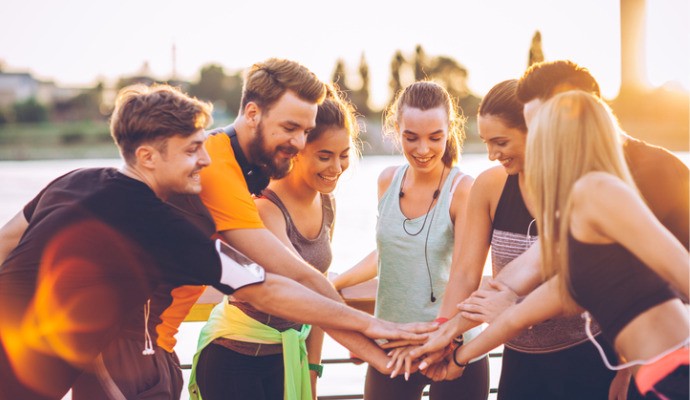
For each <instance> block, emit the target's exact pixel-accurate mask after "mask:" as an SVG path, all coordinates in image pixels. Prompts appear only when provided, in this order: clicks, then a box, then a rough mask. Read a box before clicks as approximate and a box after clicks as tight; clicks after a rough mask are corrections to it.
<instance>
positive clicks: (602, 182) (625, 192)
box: [571, 171, 635, 202]
mask: <svg viewBox="0 0 690 400" xmlns="http://www.w3.org/2000/svg"><path fill="white" fill-rule="evenodd" d="M634 193H635V192H634V190H633V188H632V187H631V186H629V185H628V184H626V183H625V182H624V181H623V180H622V179H620V178H619V177H617V176H615V175H612V174H609V173H607V172H600V171H595V172H588V173H586V174H585V175H583V176H582V177H580V178H579V179H578V180H577V181H576V182H575V184H574V186H573V190H572V194H571V196H572V198H573V200H574V201H579V200H584V199H587V200H593V201H598V202H610V201H616V200H618V199H620V197H619V196H629V195H633V194H634Z"/></svg>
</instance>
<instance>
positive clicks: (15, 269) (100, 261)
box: [0, 169, 233, 375]
mask: <svg viewBox="0 0 690 400" xmlns="http://www.w3.org/2000/svg"><path fill="white" fill-rule="evenodd" d="M24 215H25V217H26V218H27V220H28V221H29V225H28V227H27V229H26V231H25V233H24V235H23V236H22V238H21V240H20V241H19V244H18V245H17V247H16V248H15V249H14V250H13V251H12V252H11V253H10V254H9V255H8V257H7V259H6V260H5V262H4V263H3V265H2V267H0V338H4V337H9V335H11V334H12V332H16V331H17V330H19V329H27V332H32V333H33V334H36V333H37V332H41V334H40V335H37V336H39V337H38V338H33V340H34V341H37V342H39V343H40V342H45V343H46V344H47V345H46V349H43V350H42V351H44V350H47V352H45V351H44V353H45V354H47V355H49V356H53V357H55V358H58V359H63V360H69V359H70V357H75V354H76V355H77V360H76V361H75V360H69V362H70V363H71V364H73V365H74V364H76V365H79V363H80V362H84V363H86V362H88V361H90V358H92V357H93V356H95V354H97V353H98V352H99V350H100V349H101V348H102V346H103V345H104V344H106V343H107V342H108V341H109V340H110V339H112V338H113V337H115V336H117V335H118V334H120V332H121V329H122V327H123V326H125V325H126V324H127V321H128V320H131V318H132V315H134V314H135V313H136V311H138V310H139V309H140V308H142V306H143V305H144V304H145V302H146V299H147V298H149V297H150V296H151V294H152V293H153V291H154V290H155V289H156V288H158V287H161V286H166V287H173V286H179V285H212V286H214V287H216V288H217V289H219V290H220V291H221V292H224V293H226V294H230V293H232V292H233V290H232V288H230V287H229V286H226V285H224V284H221V283H219V280H220V277H221V264H220V259H219V257H218V255H217V253H216V251H215V248H214V244H213V242H212V241H211V240H210V239H209V238H208V237H207V236H206V235H205V234H204V233H202V232H201V231H200V230H199V229H198V228H196V227H195V226H194V225H192V224H191V223H190V222H188V221H187V220H186V219H185V218H184V217H183V216H181V215H179V213H177V212H175V211H174V210H173V209H172V208H171V207H170V206H169V205H167V204H165V203H164V202H163V201H161V200H160V199H159V198H158V197H156V195H155V194H154V192H153V191H152V190H151V189H150V188H149V187H148V186H147V185H146V184H144V183H143V182H140V181H138V180H135V179H132V178H129V177H127V176H125V175H123V174H121V173H120V172H118V171H117V170H115V169H83V170H77V171H73V172H70V173H68V174H66V175H64V176H62V177H60V178H58V179H56V180H55V181H53V182H52V183H50V184H49V185H48V186H47V187H46V188H45V189H44V190H43V191H41V193H39V195H38V196H37V197H36V198H34V199H33V200H32V201H31V202H29V203H28V204H27V205H26V207H25V208H24ZM141 322H142V324H143V321H141ZM142 326H143V325H142ZM47 327H49V328H50V329H48V330H46V328H47ZM142 335H143V332H142ZM22 337H23V336H22ZM27 340H28V339H27ZM24 345H26V346H28V345H29V344H28V343H26V344H24ZM60 349H62V350H60ZM65 349H68V350H69V352H72V353H73V354H69V353H68V354H60V351H64V350H65ZM51 351H56V352H57V353H58V354H51ZM45 365H53V364H45ZM54 365H55V368H58V369H59V368H62V367H65V368H71V367H69V366H67V365H61V366H60V363H59V362H57V363H55V364H54ZM0 367H1V366H0ZM51 368H52V367H51ZM0 369H2V368H0ZM51 371H52V370H51ZM51 371H44V372H45V373H49V372H51ZM0 375H2V374H0Z"/></svg>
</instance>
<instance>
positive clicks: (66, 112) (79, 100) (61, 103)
mask: <svg viewBox="0 0 690 400" xmlns="http://www.w3.org/2000/svg"><path fill="white" fill-rule="evenodd" d="M103 88H104V84H103V82H99V83H97V84H96V85H95V86H94V87H93V88H89V89H86V90H84V91H82V92H81V93H79V94H78V95H76V96H73V97H71V98H69V99H66V100H58V101H56V102H55V104H53V107H52V111H51V114H52V118H54V119H56V120H60V121H81V120H87V119H90V120H98V119H102V118H103V115H104V114H105V113H104V112H103V111H102V110H103V108H102V102H103Z"/></svg>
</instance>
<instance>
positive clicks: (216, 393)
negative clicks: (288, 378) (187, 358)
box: [196, 343, 285, 400]
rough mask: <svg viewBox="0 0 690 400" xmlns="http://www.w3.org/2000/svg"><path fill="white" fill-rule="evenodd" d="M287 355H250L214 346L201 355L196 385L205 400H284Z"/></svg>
mask: <svg viewBox="0 0 690 400" xmlns="http://www.w3.org/2000/svg"><path fill="white" fill-rule="evenodd" d="M284 371H285V367H284V366H283V355H282V354H274V355H270V356H258V357H254V356H246V355H244V354H240V353H238V352H236V351H232V350H230V349H228V348H226V347H223V346H220V345H217V344H215V343H211V344H209V345H208V346H206V347H205V348H204V349H203V350H202V351H201V354H199V361H198V362H197V366H196V382H197V384H198V385H199V391H200V392H201V397H203V399H204V400H222V399H227V400H239V399H252V400H283V391H284V386H285V384H284V380H285V378H284Z"/></svg>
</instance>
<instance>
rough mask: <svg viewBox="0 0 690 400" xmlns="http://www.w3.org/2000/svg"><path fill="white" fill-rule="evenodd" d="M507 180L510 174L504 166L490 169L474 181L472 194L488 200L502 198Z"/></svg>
mask: <svg viewBox="0 0 690 400" xmlns="http://www.w3.org/2000/svg"><path fill="white" fill-rule="evenodd" d="M507 178H508V174H507V173H506V171H505V169H504V168H503V167H502V166H500V165H498V166H495V167H492V168H489V169H487V170H485V171H484V172H482V173H481V174H479V176H477V178H476V179H475V180H474V184H473V185H472V193H474V195H475V196H482V197H486V198H493V197H497V196H499V197H500V194H501V192H502V191H503V187H504V186H505V183H506V179H507Z"/></svg>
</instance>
